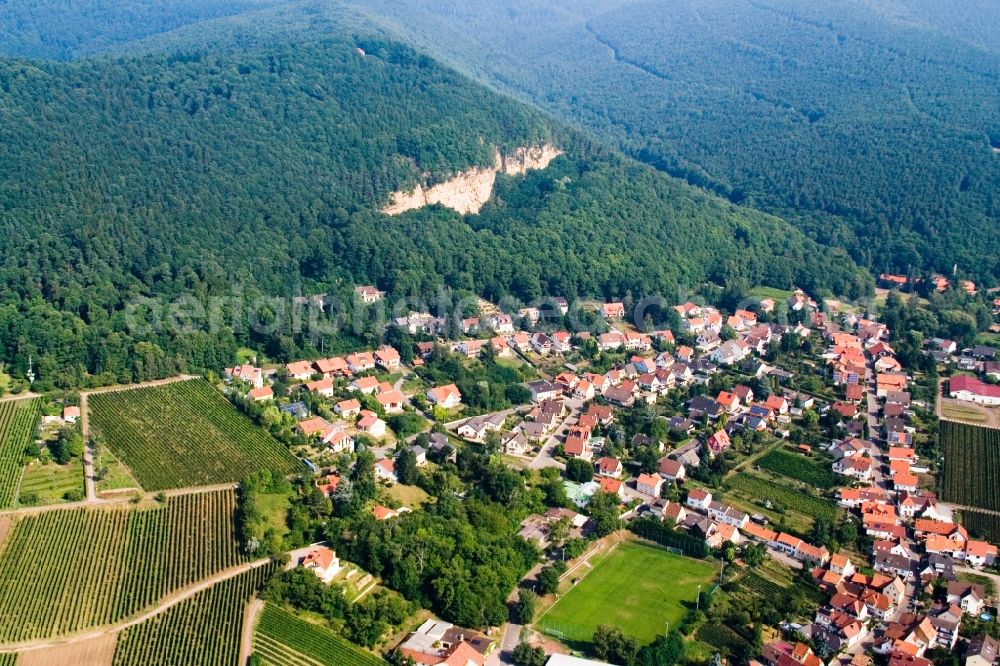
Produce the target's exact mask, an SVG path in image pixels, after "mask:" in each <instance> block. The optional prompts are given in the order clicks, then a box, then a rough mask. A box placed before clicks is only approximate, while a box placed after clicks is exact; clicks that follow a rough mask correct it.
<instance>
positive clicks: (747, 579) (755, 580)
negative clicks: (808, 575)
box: [735, 570, 823, 608]
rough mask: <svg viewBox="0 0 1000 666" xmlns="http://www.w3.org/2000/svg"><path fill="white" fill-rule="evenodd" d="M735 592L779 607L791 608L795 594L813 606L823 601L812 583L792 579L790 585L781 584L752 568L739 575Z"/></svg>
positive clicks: (821, 595)
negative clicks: (804, 583) (806, 583)
mask: <svg viewBox="0 0 1000 666" xmlns="http://www.w3.org/2000/svg"><path fill="white" fill-rule="evenodd" d="M735 594H737V595H741V596H745V597H748V598H750V599H758V600H761V601H763V602H765V603H768V604H771V605H773V606H776V607H780V608H791V606H792V603H791V602H792V598H793V597H795V596H796V595H801V596H803V597H804V598H805V599H807V600H808V601H809V604H811V605H813V606H815V605H818V604H821V603H822V601H823V594H822V592H820V590H819V588H818V587H816V586H814V585H803V584H802V583H801V582H796V581H792V583H791V584H790V585H788V586H783V585H779V584H778V583H776V582H774V581H772V580H770V579H769V578H765V577H764V576H761V575H760V574H758V573H757V572H756V571H753V570H750V571H747V572H746V573H745V574H743V575H742V576H740V578H739V581H738V582H737V587H736V592H735Z"/></svg>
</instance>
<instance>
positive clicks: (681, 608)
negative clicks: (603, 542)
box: [535, 541, 717, 643]
mask: <svg viewBox="0 0 1000 666" xmlns="http://www.w3.org/2000/svg"><path fill="white" fill-rule="evenodd" d="M592 563H593V564H594V568H593V570H590V569H587V568H586V567H584V568H583V569H582V570H578V571H577V572H574V573H573V574H571V575H570V577H569V578H570V579H572V578H574V577H577V576H581V575H582V576H584V577H583V579H582V580H581V581H580V582H579V583H577V584H576V586H574V587H573V588H572V589H570V590H569V592H567V593H566V594H565V595H563V597H562V598H561V599H559V601H557V602H556V604H555V605H554V606H553V607H552V608H551V609H549V611H548V612H547V613H545V614H544V615H542V616H541V617H540V618H539V619H538V621H537V622H536V623H535V624H536V626H537V627H538V628H539V629H541V630H545V631H548V632H550V633H552V634H553V635H555V636H557V637H559V638H562V639H564V640H566V641H571V642H583V643H589V642H590V640H591V638H593V635H594V630H595V629H597V626H598V625H600V624H610V625H614V626H619V627H623V628H625V633H626V634H627V635H629V636H631V637H633V638H636V639H638V640H639V642H640V643H648V642H650V641H652V640H653V639H654V638H656V637H657V636H658V635H660V634H662V633H664V632H665V631H666V629H667V622H669V623H670V626H672V627H676V626H677V624H678V623H679V622H680V621H681V620H682V619H683V618H684V616H685V614H686V613H687V610H688V609H687V606H686V605H685V604H693V603H694V601H695V598H696V597H697V596H698V585H699V584H700V585H702V589H703V590H708V589H709V588H710V586H711V584H712V582H713V581H714V579H715V576H716V573H717V571H716V569H715V567H713V566H712V565H711V564H709V563H707V562H699V561H697V560H692V559H688V558H686V557H683V556H681V555H675V554H673V553H671V552H669V551H666V550H664V549H663V548H660V547H658V546H653V545H647V544H645V543H641V542H634V541H627V542H624V543H622V544H619V545H618V547H617V548H615V549H614V550H612V551H611V552H610V553H609V554H608V555H606V556H604V558H603V559H601V560H599V561H593V562H592ZM586 571H589V573H584V572H586Z"/></svg>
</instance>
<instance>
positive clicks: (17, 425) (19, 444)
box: [0, 398, 41, 508]
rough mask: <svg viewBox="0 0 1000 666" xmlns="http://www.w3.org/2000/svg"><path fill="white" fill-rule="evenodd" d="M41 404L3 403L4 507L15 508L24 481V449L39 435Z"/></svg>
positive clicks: (0, 462) (0, 486) (0, 485)
mask: <svg viewBox="0 0 1000 666" xmlns="http://www.w3.org/2000/svg"><path fill="white" fill-rule="evenodd" d="M40 407H41V402H40V401H39V400H38V399H37V398H32V399H30V400H7V401H5V402H0V508H7V507H10V506H13V504H14V499H15V497H16V496H17V485H18V482H20V480H21V463H22V461H23V459H24V449H25V447H26V446H27V445H28V444H29V443H30V442H31V439H32V437H34V435H35V427H36V426H37V425H38V416H39V408H40Z"/></svg>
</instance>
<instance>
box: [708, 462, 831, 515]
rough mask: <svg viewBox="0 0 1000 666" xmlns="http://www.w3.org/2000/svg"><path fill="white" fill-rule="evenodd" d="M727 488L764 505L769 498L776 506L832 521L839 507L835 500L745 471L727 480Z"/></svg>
mask: <svg viewBox="0 0 1000 666" xmlns="http://www.w3.org/2000/svg"><path fill="white" fill-rule="evenodd" d="M726 488H727V489H730V490H733V491H735V492H736V493H737V494H739V495H741V496H742V497H744V499H747V500H749V501H752V502H756V503H759V504H761V505H762V506H763V504H764V503H765V501H767V500H769V501H770V502H771V503H772V505H773V506H774V507H781V508H783V509H785V510H786V511H794V512H796V513H799V514H801V515H803V516H808V517H811V518H826V519H828V520H831V521H832V520H835V519H836V518H837V507H836V505H834V503H833V502H831V501H829V500H825V499H823V498H822V497H816V496H815V495H809V494H807V493H803V492H802V491H801V490H797V489H795V488H790V487H789V486H788V485H787V484H786V485H781V484H778V483H774V482H772V481H768V480H767V479H762V478H761V477H759V476H755V475H753V474H748V473H744V472H741V473H739V474H737V475H736V476H734V477H732V478H731V479H728V480H727V481H726Z"/></svg>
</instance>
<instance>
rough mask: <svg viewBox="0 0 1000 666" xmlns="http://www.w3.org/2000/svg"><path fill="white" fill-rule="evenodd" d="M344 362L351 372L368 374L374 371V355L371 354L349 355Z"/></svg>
mask: <svg viewBox="0 0 1000 666" xmlns="http://www.w3.org/2000/svg"><path fill="white" fill-rule="evenodd" d="M344 360H345V361H347V367H348V368H349V369H350V370H351V372H355V373H357V372H370V371H372V370H374V369H375V355H374V354H372V353H371V352H360V353H358V354H351V355H350V356H348V357H347V358H346V359H344Z"/></svg>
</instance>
